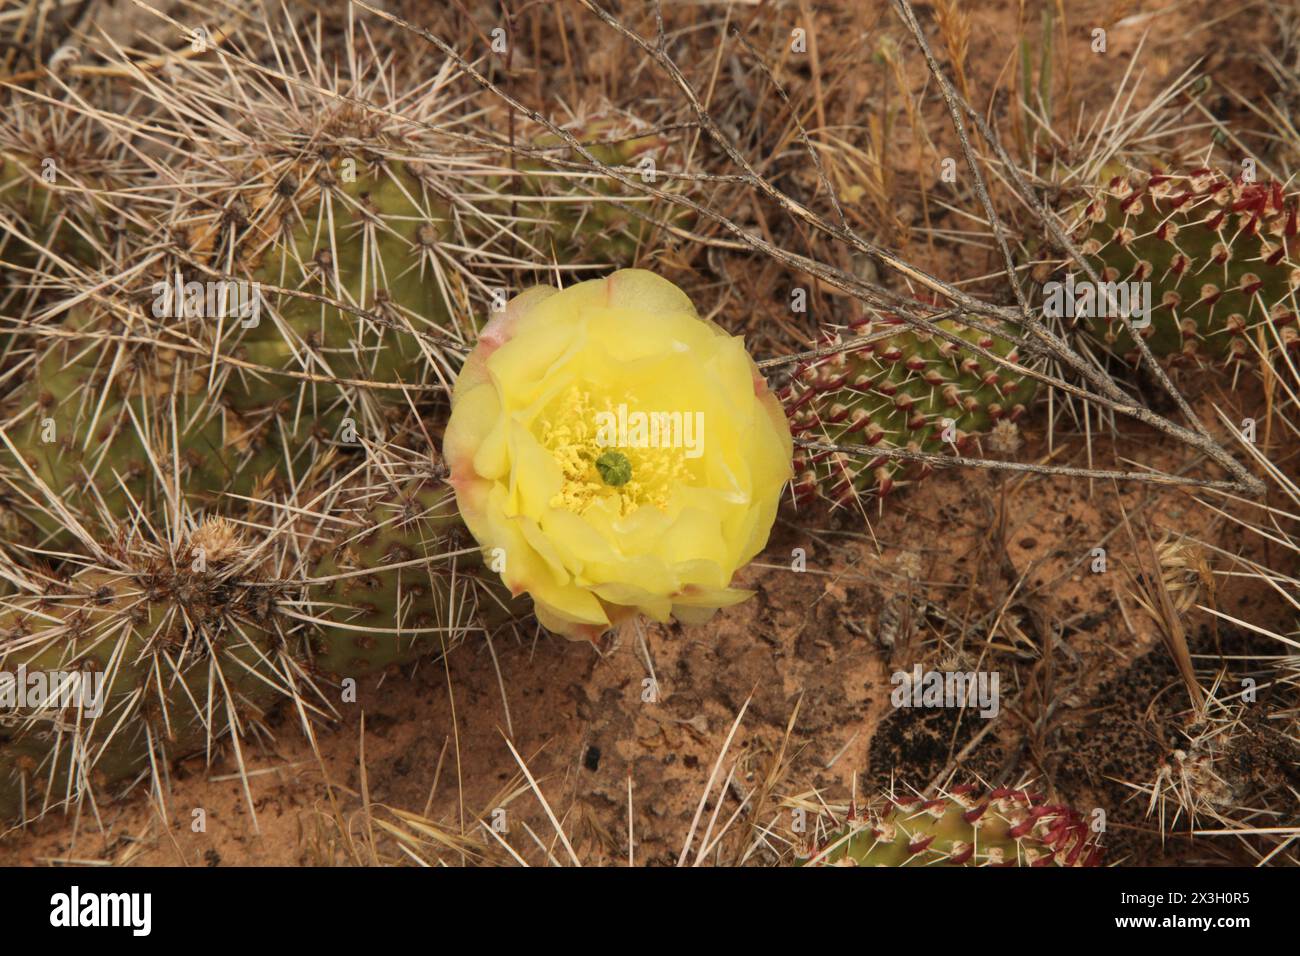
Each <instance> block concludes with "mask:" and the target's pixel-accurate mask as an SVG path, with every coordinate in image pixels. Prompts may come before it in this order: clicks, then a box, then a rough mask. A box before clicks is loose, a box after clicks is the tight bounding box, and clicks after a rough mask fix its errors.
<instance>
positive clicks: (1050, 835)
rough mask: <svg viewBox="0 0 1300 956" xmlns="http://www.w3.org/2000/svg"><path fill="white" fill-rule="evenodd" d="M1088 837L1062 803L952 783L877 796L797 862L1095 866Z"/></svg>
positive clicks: (1095, 848) (1097, 856)
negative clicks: (923, 794)
mask: <svg viewBox="0 0 1300 956" xmlns="http://www.w3.org/2000/svg"><path fill="white" fill-rule="evenodd" d="M1101 858H1102V848H1101V847H1100V846H1099V845H1098V843H1097V839H1096V834H1095V833H1093V831H1092V830H1091V829H1090V828H1089V827H1088V825H1087V823H1085V822H1084V820H1083V819H1082V818H1081V817H1080V816H1079V814H1078V813H1076V812H1075V811H1074V810H1071V809H1070V808H1069V807H1064V806H1058V805H1054V804H1047V803H1044V802H1043V799H1042V797H1040V796H1038V795H1036V794H1031V793H1029V792H1027V791H1024V790H1009V789H1005V788H999V789H997V790H993V791H992V792H990V793H989V794H988V795H987V796H983V797H981V796H980V795H979V794H978V792H977V791H976V790H975V789H974V788H973V787H965V786H963V787H956V788H954V789H953V790H952V791H951V792H950V793H947V794H945V795H943V796H941V797H939V798H937V799H934V800H925V801H923V800H921V799H919V798H908V797H897V798H894V799H892V800H890V799H883V800H881V801H879V802H878V803H876V804H873V805H872V806H870V807H868V808H866V810H865V811H864V812H861V813H857V814H854V815H853V816H851V817H850V820H849V822H848V823H847V824H846V825H845V826H843V827H841V828H839V829H837V830H834V831H832V832H831V833H830V834H829V835H828V836H827V837H826V838H825V839H824V840H823V842H822V843H821V845H820V846H818V847H816V848H814V852H813V853H811V854H810V855H809V856H807V857H806V858H805V860H804V862H805V864H812V865H831V866H836V865H838V866H1070V867H1075V866H1098V865H1100V863H1101Z"/></svg>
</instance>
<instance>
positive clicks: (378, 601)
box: [310, 479, 525, 678]
mask: <svg viewBox="0 0 1300 956" xmlns="http://www.w3.org/2000/svg"><path fill="white" fill-rule="evenodd" d="M349 523H350V524H352V525H354V526H355V527H354V528H353V529H351V530H349V532H348V533H347V534H345V535H343V536H342V537H341V538H340V539H338V540H336V541H335V542H333V543H332V544H331V545H330V546H328V547H326V548H323V549H322V551H321V554H320V557H319V559H318V560H317V562H316V564H315V566H314V568H313V571H312V580H313V581H314V582H316V583H315V584H314V586H313V587H312V589H311V592H310V597H311V602H312V607H313V609H314V613H315V614H316V615H318V619H317V623H318V624H319V628H318V630H317V632H316V634H315V635H314V637H313V640H312V646H313V656H312V661H313V664H314V666H315V667H316V669H317V670H319V671H320V672H322V673H324V674H327V675H329V676H330V677H333V678H338V677H345V676H356V675H359V674H368V673H374V672H377V671H382V670H384V669H386V668H388V667H392V666H396V665H402V664H407V663H410V662H411V661H413V660H415V659H416V658H418V657H422V656H425V655H428V654H430V653H433V652H436V651H438V650H440V649H443V648H446V647H448V646H450V645H451V643H452V642H453V639H455V638H458V637H460V636H461V635H463V634H464V633H465V632H466V630H467V629H471V630H472V629H474V628H478V627H481V626H492V625H493V624H494V623H500V622H501V621H503V620H507V619H509V617H511V616H513V615H522V614H523V613H524V612H525V609H524V608H522V607H521V606H520V605H519V603H518V602H516V601H514V600H512V599H511V598H510V596H509V594H508V593H506V592H505V591H504V589H503V588H502V587H501V586H500V585H499V583H497V582H495V581H494V578H495V576H492V575H486V574H484V573H482V572H483V568H482V566H481V562H480V560H479V557H478V554H477V552H476V551H475V550H474V549H472V548H471V547H470V546H469V545H470V544H471V543H472V542H470V541H469V539H468V537H467V536H462V534H461V531H462V529H463V527H464V526H463V525H462V523H461V521H460V517H459V514H458V513H457V511H456V503H455V499H454V497H453V496H452V494H451V493H450V491H449V490H447V488H446V487H445V486H442V484H441V483H440V482H434V481H432V480H427V481H421V480H418V479H417V480H415V481H413V482H412V483H411V484H410V485H408V486H407V487H406V488H403V489H401V490H400V491H393V490H387V491H385V492H384V493H383V494H382V495H373V494H372V495H367V496H366V498H365V502H364V507H363V508H362V509H360V512H359V514H357V515H356V516H355V517H354V518H350V522H349ZM461 550H464V551H465V552H466V553H465V554H460V553H459V552H460V551H461ZM430 555H444V556H445V557H444V559H443V560H439V561H432V562H431V561H430V560H429V556H430Z"/></svg>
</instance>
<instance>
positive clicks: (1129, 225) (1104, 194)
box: [1075, 167, 1300, 362]
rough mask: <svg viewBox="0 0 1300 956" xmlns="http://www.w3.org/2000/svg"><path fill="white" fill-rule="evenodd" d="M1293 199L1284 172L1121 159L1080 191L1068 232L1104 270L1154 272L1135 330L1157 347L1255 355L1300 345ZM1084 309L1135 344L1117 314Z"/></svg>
mask: <svg viewBox="0 0 1300 956" xmlns="http://www.w3.org/2000/svg"><path fill="white" fill-rule="evenodd" d="M1298 205H1300V197H1297V196H1296V195H1295V194H1288V193H1287V192H1286V191H1285V190H1284V189H1283V187H1282V185H1281V184H1280V183H1277V182H1253V181H1247V180H1245V179H1244V178H1243V177H1241V176H1238V177H1237V178H1232V177H1229V176H1228V175H1227V174H1225V173H1223V172H1221V171H1219V170H1217V169H1211V168H1208V167H1202V168H1198V169H1194V170H1191V171H1190V172H1187V173H1184V174H1176V173H1173V172H1170V171H1167V170H1164V169H1160V168H1157V169H1154V170H1152V171H1150V172H1140V171H1127V172H1122V173H1118V174H1116V175H1113V176H1111V177H1110V178H1109V179H1108V181H1107V183H1106V185H1105V187H1104V188H1103V189H1100V190H1098V191H1097V192H1096V194H1095V195H1093V196H1091V197H1090V198H1089V199H1088V200H1087V201H1086V202H1085V203H1084V205H1083V207H1082V212H1081V214H1080V216H1079V217H1078V223H1077V225H1076V227H1075V238H1076V240H1078V242H1079V243H1080V244H1081V251H1082V252H1083V253H1084V254H1085V255H1086V256H1088V257H1089V258H1090V259H1091V260H1092V261H1093V263H1094V264H1095V265H1096V266H1097V267H1098V269H1099V271H1100V273H1101V278H1102V279H1103V281H1106V282H1149V283H1151V292H1152V294H1151V316H1150V318H1151V323H1150V325H1148V326H1147V327H1146V328H1144V329H1141V331H1140V332H1139V334H1141V335H1142V336H1143V338H1144V339H1146V340H1147V342H1148V345H1149V346H1150V347H1151V349H1152V351H1153V352H1154V353H1155V354H1156V355H1160V356H1184V357H1194V356H1204V357H1208V358H1211V359H1215V360H1219V361H1225V362H1239V361H1251V360H1253V359H1254V357H1255V356H1256V355H1257V354H1258V353H1259V352H1264V353H1266V354H1267V353H1268V352H1271V351H1273V350H1274V349H1277V348H1279V347H1281V348H1283V349H1286V350H1295V349H1296V348H1298V347H1300V332H1298V331H1297V322H1296V318H1297V312H1298V311H1300V309H1298V308H1297V300H1296V295H1297V289H1300V255H1298V254H1297V250H1298V249H1300V245H1298V244H1300V222H1298V221H1297V206H1298ZM1104 311H1107V312H1109V311H1113V310H1104ZM1085 321H1086V328H1088V330H1089V331H1090V333H1091V334H1092V335H1094V336H1095V337H1096V338H1098V339H1100V340H1101V341H1103V342H1105V343H1106V344H1107V345H1108V346H1109V347H1110V348H1111V349H1112V350H1113V351H1116V352H1118V353H1120V354H1123V355H1126V356H1128V355H1130V354H1131V353H1132V352H1133V351H1134V349H1135V345H1134V342H1133V339H1132V337H1131V334H1132V333H1131V331H1130V328H1129V326H1128V325H1126V324H1124V322H1123V321H1122V319H1120V318H1117V317H1115V316H1113V315H1104V316H1100V317H1093V318H1089V319H1086V320H1085Z"/></svg>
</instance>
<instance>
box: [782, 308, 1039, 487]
mask: <svg viewBox="0 0 1300 956" xmlns="http://www.w3.org/2000/svg"><path fill="white" fill-rule="evenodd" d="M938 325H939V327H940V328H941V329H944V330H946V331H948V332H950V333H952V334H953V335H954V336H956V337H957V339H958V341H956V342H954V341H952V340H949V339H945V338H942V337H941V336H939V335H936V334H934V333H932V332H930V331H928V330H923V329H918V328H913V327H909V326H907V325H905V324H904V323H903V322H902V320H900V319H896V318H884V319H876V320H872V319H868V318H865V317H864V318H861V319H859V320H858V321H856V322H854V323H852V324H850V326H849V328H848V329H847V330H845V332H844V333H842V334H840V333H837V334H834V335H829V336H827V338H826V344H827V345H835V344H839V343H840V342H841V341H842V340H843V339H848V338H857V337H861V336H868V335H872V334H876V333H879V336H880V337H879V338H878V339H877V340H875V341H872V342H869V343H867V344H865V345H862V346H859V347H857V348H854V349H851V350H849V351H842V352H837V353H834V354H832V355H828V356H825V357H822V358H818V359H814V360H812V361H810V362H805V363H801V364H800V365H799V366H798V367H797V368H796V369H795V371H794V374H793V377H792V379H791V382H790V384H789V385H788V386H787V387H786V388H785V389H784V390H783V392H782V393H781V398H782V401H783V402H784V403H785V406H786V409H787V411H788V414H789V416H790V421H791V431H792V432H793V433H794V436H795V438H796V440H798V439H806V440H811V441H815V442H818V443H823V444H829V445H865V446H872V447H877V446H878V447H880V448H894V449H904V450H909V451H917V452H931V453H935V452H942V451H944V450H947V449H953V448H955V449H956V450H957V451H965V450H967V449H968V448H969V447H970V445H971V443H972V440H973V437H974V436H975V435H976V434H978V433H981V432H986V431H988V430H990V429H991V428H993V427H994V426H995V425H996V424H997V423H999V422H1015V421H1016V420H1017V419H1018V418H1019V417H1020V416H1021V415H1022V414H1024V412H1025V409H1026V407H1027V406H1028V404H1029V402H1030V401H1031V400H1032V398H1033V395H1034V391H1035V385H1036V382H1035V381H1034V380H1033V379H1032V378H1030V377H1028V376H1026V375H1020V374H1017V373H1016V372H1014V371H1013V370H1010V369H1007V368H1005V367H1003V366H1000V365H998V364H996V363H995V362H993V361H991V360H990V359H988V358H987V357H985V356H982V355H979V354H978V353H976V352H975V351H974V350H973V349H971V348H969V347H966V346H964V345H963V344H959V343H960V342H962V341H965V342H969V343H971V344H973V345H978V346H979V347H980V348H983V349H985V350H986V351H988V352H990V353H992V354H994V355H997V356H999V357H1002V358H1005V359H1007V360H1008V361H1011V362H1013V363H1016V362H1018V361H1019V359H1018V355H1017V352H1016V350H1015V348H1014V346H1013V343H1012V342H1011V341H1010V339H1009V338H1003V337H1001V336H998V335H993V334H990V333H987V332H985V331H983V330H980V329H974V328H971V327H969V326H966V325H964V324H962V323H960V322H956V321H954V320H951V319H948V320H943V321H941V322H939V323H938ZM929 470H930V469H929V467H928V466H925V465H909V464H908V463H906V462H902V461H899V460H897V459H890V458H886V457H883V456H881V457H871V456H862V455H853V454H849V453H845V452H838V451H828V450H818V449H798V450H797V451H796V456H795V475H796V477H795V482H794V493H795V498H796V501H797V502H811V501H813V500H815V499H817V498H819V497H820V498H824V499H826V500H828V501H829V502H830V503H831V504H832V506H834V507H843V506H852V505H854V504H855V503H856V502H858V501H860V500H861V499H863V498H867V497H871V496H874V495H885V494H888V493H889V492H890V491H891V490H892V489H893V488H894V487H895V486H896V485H897V484H898V483H899V482H900V481H901V480H904V479H917V478H921V477H924V476H925V475H926V474H928V473H929Z"/></svg>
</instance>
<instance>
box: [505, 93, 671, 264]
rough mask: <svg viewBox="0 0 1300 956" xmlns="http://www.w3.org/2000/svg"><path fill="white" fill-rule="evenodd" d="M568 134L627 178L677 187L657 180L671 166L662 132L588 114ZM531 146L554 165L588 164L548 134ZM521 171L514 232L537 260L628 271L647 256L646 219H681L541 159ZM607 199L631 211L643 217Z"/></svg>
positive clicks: (620, 188)
mask: <svg viewBox="0 0 1300 956" xmlns="http://www.w3.org/2000/svg"><path fill="white" fill-rule="evenodd" d="M565 129H566V132H568V133H569V134H570V135H572V136H573V137H574V138H575V139H576V140H578V141H579V142H580V143H582V145H583V147H584V148H586V149H587V151H588V152H590V153H591V154H592V156H594V157H595V158H596V160H597V161H598V162H600V163H602V164H604V165H606V166H614V167H620V166H621V167H632V169H634V170H635V172H633V173H630V175H634V176H638V177H641V178H642V179H644V180H645V181H647V182H649V183H652V184H654V185H656V186H658V187H659V188H660V189H673V188H676V186H677V182H676V181H675V180H672V179H669V178H668V177H665V176H663V175H661V171H662V170H664V169H666V168H667V166H668V164H670V163H672V162H673V160H674V153H673V143H672V141H671V140H670V139H668V138H667V137H666V136H664V135H663V134H662V133H658V132H655V131H648V130H645V129H640V128H638V125H637V124H635V123H633V122H632V121H631V120H629V119H627V118H626V117H623V116H621V115H618V114H615V113H613V112H605V113H600V114H596V115H593V116H591V117H588V118H585V119H583V120H580V121H578V122H575V123H572V124H570V125H569V126H567V127H566V128H565ZM532 146H533V147H534V148H535V149H542V150H546V151H547V155H549V156H554V157H556V158H559V159H564V160H567V161H571V162H578V163H580V162H586V157H584V156H583V155H582V154H580V153H579V152H578V151H577V150H574V149H571V148H568V147H566V146H565V143H564V141H563V140H562V139H560V138H559V137H557V136H556V135H555V134H554V133H551V132H549V131H546V132H542V133H541V134H539V135H538V136H536V137H535V138H534V139H533V141H532ZM519 167H520V170H521V173H522V175H521V176H520V177H519V180H518V183H519V185H518V187H516V188H518V189H519V190H520V196H519V197H518V200H517V203H518V206H517V210H516V213H517V215H518V216H519V222H518V223H517V224H516V226H515V230H514V231H515V233H516V235H517V236H518V237H519V238H520V240H521V241H522V242H523V243H524V244H526V245H527V246H528V247H530V250H531V252H532V254H533V257H534V258H540V259H541V260H542V261H549V260H551V259H552V258H557V259H558V260H559V261H572V262H581V263H586V264H593V263H605V264H613V265H631V264H633V263H634V262H636V261H637V256H638V254H640V253H643V252H645V251H646V249H647V245H648V243H649V242H650V241H651V239H652V237H653V234H654V232H655V228H656V227H655V226H654V224H653V223H652V222H651V221H648V220H655V219H659V220H665V219H666V220H669V221H673V220H681V219H683V216H682V213H681V210H680V209H679V208H677V207H670V208H664V207H663V206H662V205H661V204H658V203H654V202H649V201H647V197H646V196H645V194H643V193H638V192H636V191H634V190H631V189H628V188H627V187H625V186H624V185H623V184H622V183H619V182H618V181H617V180H614V179H612V178H610V177H608V176H599V175H595V174H581V173H576V172H573V171H570V170H566V169H556V168H553V167H551V166H549V165H547V164H546V163H545V162H543V161H541V160H539V159H524V160H523V161H521V162H520V163H519ZM507 191H508V187H507ZM611 200H617V201H618V202H621V203H624V204H625V205H626V206H629V207H632V206H634V207H636V208H637V209H639V210H641V211H643V212H644V214H645V216H646V218H644V219H643V218H641V217H640V216H637V215H635V214H634V213H632V212H629V211H628V210H627V209H626V208H622V207H620V206H617V205H615V204H614V202H612V201H611Z"/></svg>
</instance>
